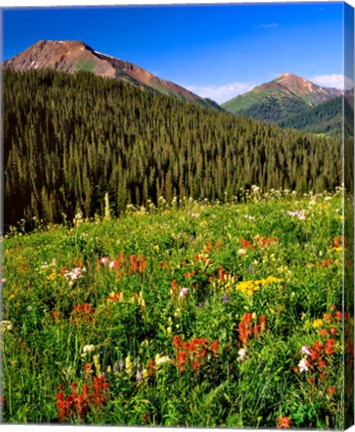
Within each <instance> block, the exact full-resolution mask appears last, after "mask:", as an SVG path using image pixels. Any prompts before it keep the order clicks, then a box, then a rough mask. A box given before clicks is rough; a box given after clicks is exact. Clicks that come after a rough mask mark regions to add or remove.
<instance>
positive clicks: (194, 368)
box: [192, 361, 201, 370]
mask: <svg viewBox="0 0 355 432" xmlns="http://www.w3.org/2000/svg"><path fill="white" fill-rule="evenodd" d="M200 366H201V363H199V362H197V361H194V362H193V363H192V369H193V370H196V369H198V368H199V367H200Z"/></svg>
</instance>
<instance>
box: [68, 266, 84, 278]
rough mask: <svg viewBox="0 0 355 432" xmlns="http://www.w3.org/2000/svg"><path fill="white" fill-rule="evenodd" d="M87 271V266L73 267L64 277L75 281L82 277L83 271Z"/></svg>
mask: <svg viewBox="0 0 355 432" xmlns="http://www.w3.org/2000/svg"><path fill="white" fill-rule="evenodd" d="M85 271H86V268H85V267H83V268H81V267H75V268H73V270H71V271H67V272H65V273H64V277H66V278H68V279H71V280H72V281H75V280H77V279H79V278H82V277H83V272H85Z"/></svg>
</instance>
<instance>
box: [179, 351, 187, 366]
mask: <svg viewBox="0 0 355 432" xmlns="http://www.w3.org/2000/svg"><path fill="white" fill-rule="evenodd" d="M186 357H187V355H186V351H179V352H178V355H177V367H178V368H179V369H181V368H182V367H183V366H184V365H186V363H187V358H186Z"/></svg>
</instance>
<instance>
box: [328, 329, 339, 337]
mask: <svg viewBox="0 0 355 432" xmlns="http://www.w3.org/2000/svg"><path fill="white" fill-rule="evenodd" d="M329 331H330V334H332V335H333V336H334V335H336V334H337V333H338V331H337V329H336V328H335V327H331V328H330V329H329Z"/></svg>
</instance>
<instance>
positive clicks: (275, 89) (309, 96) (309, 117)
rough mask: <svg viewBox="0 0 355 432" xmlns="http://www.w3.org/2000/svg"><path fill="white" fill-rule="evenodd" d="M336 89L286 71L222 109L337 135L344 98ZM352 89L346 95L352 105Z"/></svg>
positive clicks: (291, 126)
mask: <svg viewBox="0 0 355 432" xmlns="http://www.w3.org/2000/svg"><path fill="white" fill-rule="evenodd" d="M343 95H344V92H343V91H342V90H339V89H336V88H327V87H321V86H319V85H317V84H314V83H312V82H311V81H308V80H306V79H304V78H302V77H300V76H297V75H294V74H291V73H289V72H286V73H284V74H282V75H280V76H278V77H277V78H275V79H274V80H272V81H270V82H268V83H264V84H261V85H259V86H257V87H255V88H254V89H252V90H251V91H249V92H247V93H245V94H243V95H240V96H237V97H235V98H233V99H231V100H229V101H227V102H225V103H224V104H222V108H224V109H225V110H226V111H229V112H232V113H234V114H239V115H243V116H246V117H250V118H253V119H255V120H262V121H266V122H268V123H275V124H277V125H278V126H280V127H289V128H293V129H299V130H303V131H307V132H312V133H318V134H321V133H325V134H338V133H341V130H342V99H343V98H342V96H343ZM352 98H353V90H352V91H348V92H345V103H348V102H349V103H350V106H351V105H352V104H351V100H352Z"/></svg>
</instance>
